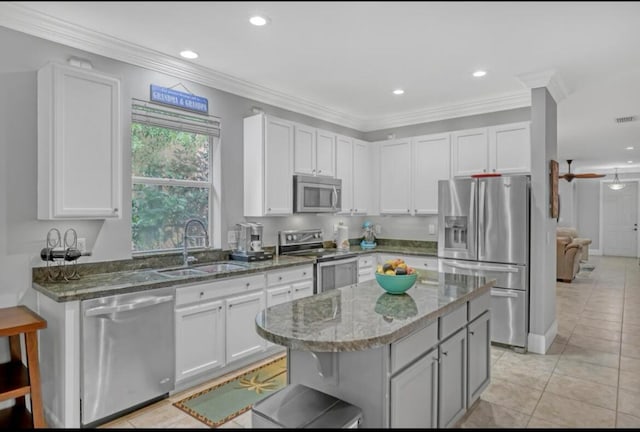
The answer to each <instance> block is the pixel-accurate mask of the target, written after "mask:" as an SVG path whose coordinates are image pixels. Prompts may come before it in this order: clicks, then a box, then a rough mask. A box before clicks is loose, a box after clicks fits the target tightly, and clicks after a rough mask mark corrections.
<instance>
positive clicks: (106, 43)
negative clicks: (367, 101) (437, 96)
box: [0, 3, 364, 129]
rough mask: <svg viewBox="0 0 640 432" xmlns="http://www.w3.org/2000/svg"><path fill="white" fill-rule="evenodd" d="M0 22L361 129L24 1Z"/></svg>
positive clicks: (1, 10)
mask: <svg viewBox="0 0 640 432" xmlns="http://www.w3.org/2000/svg"><path fill="white" fill-rule="evenodd" d="M0 25H1V26H4V27H7V28H10V29H12V30H17V31H20V32H23V33H27V34H30V35H32V36H37V37H40V38H42V39H46V40H49V41H53V42H57V43H60V44H63V45H67V46H70V47H73V48H77V49H81V50H84V51H87V52H91V53H93V54H98V55H102V56H105V57H109V58H112V59H115V60H120V61H123V62H126V63H129V64H132V65H135V66H140V67H144V68H148V69H151V70H154V71H157V72H161V73H165V74H167V75H171V76H174V77H176V78H183V79H188V80H190V81H193V82H196V83H199V84H202V85H206V86H209V87H213V88H215V89H218V90H223V91H226V92H229V93H233V94H235V95H238V96H243V97H246V98H248V99H252V100H256V101H258V102H262V103H266V104H269V105H274V106H277V107H279V108H284V109H288V110H291V111H295V112H297V113H300V114H306V115H308V116H311V117H315V118H318V119H322V120H325V121H328V122H332V123H336V124H340V125H342V126H346V127H349V128H354V129H359V128H360V127H361V126H362V123H363V120H364V119H362V118H359V117H357V116H354V115H351V114H348V113H345V112H341V111H337V110H334V109H330V108H327V107H325V106H323V105H320V104H317V103H315V102H312V101H309V100H305V99H303V98H300V97H293V96H291V95H288V94H286V93H283V92H279V91H277V90H273V89H270V88H267V87H263V86H260V85H257V84H254V83H251V82H248V81H244V80H242V79H239V78H235V77H233V76H230V75H227V74H224V73H221V72H217V71H214V70H212V69H208V68H204V67H201V66H198V65H196V64H193V63H189V62H185V61H182V60H179V59H178V58H175V57H172V56H169V55H166V54H163V53H160V52H157V51H154V50H150V49H148V48H144V47H142V46H139V45H136V44H133V43H130V42H127V41H123V40H121V39H117V38H113V37H111V36H107V35H104V34H102V33H98V32H95V31H93V30H90V29H87V28H83V27H80V26H77V25H73V24H69V23H68V22H65V21H62V20H59V19H57V18H54V17H51V16H50V15H46V14H43V13H41V12H38V11H34V10H32V9H29V8H27V7H25V6H22V5H17V4H14V3H0Z"/></svg>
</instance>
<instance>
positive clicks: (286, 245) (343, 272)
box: [278, 229, 358, 294]
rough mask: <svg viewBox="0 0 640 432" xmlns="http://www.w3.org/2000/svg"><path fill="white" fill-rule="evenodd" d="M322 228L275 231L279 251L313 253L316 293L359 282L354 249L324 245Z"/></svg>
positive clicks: (307, 254)
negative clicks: (342, 249)
mask: <svg viewBox="0 0 640 432" xmlns="http://www.w3.org/2000/svg"><path fill="white" fill-rule="evenodd" d="M324 241H325V240H324V235H323V232H322V230H321V229H305V230H286V231H280V232H278V253H279V254H280V255H295V256H308V257H315V259H316V264H315V274H316V278H315V287H314V293H315V294H318V293H321V292H324V291H328V290H331V289H335V288H341V287H343V286H349V285H353V284H356V283H357V282H358V258H357V256H356V254H355V253H354V252H350V251H338V250H337V249H334V248H325V247H324Z"/></svg>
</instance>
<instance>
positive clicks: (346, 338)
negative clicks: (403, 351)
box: [256, 270, 495, 352]
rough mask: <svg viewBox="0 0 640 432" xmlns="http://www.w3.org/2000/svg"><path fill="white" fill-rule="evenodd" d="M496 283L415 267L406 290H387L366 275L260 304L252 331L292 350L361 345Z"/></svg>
mask: <svg viewBox="0 0 640 432" xmlns="http://www.w3.org/2000/svg"><path fill="white" fill-rule="evenodd" d="M494 284H495V280H493V279H491V280H487V279H486V278H485V277H484V276H466V275H457V274H456V275H454V274H450V273H439V272H435V271H427V270H424V271H419V277H418V281H417V282H416V284H415V285H414V286H413V287H412V288H410V289H409V290H408V291H407V292H406V293H404V294H400V295H393V294H388V293H386V292H385V291H384V290H383V289H382V288H381V287H380V286H379V285H378V283H377V281H376V280H375V279H374V280H370V281H367V282H364V283H359V284H357V285H354V286H350V287H344V288H339V289H336V290H331V291H327V292H325V293H320V294H317V295H315V296H312V297H306V298H303V299H299V300H295V301H293V302H289V303H284V304H280V305H277V306H273V307H270V308H268V309H266V310H263V311H262V312H260V313H259V314H258V315H257V316H256V331H257V332H258V334H260V336H262V337H263V338H264V339H266V340H268V341H270V342H273V343H276V344H279V345H283V346H286V347H289V348H291V349H294V350H301V351H316V352H338V351H360V350H365V349H369V348H375V347H378V346H382V345H386V344H390V343H393V342H395V341H398V340H400V339H402V338H403V337H405V336H407V335H409V334H411V333H413V332H414V331H416V330H419V329H421V328H423V327H425V326H426V325H427V324H428V323H430V322H432V321H434V320H436V319H437V318H438V317H439V316H441V315H444V314H446V313H447V312H449V311H451V310H453V309H455V308H456V307H457V306H459V305H460V304H462V303H464V302H466V301H468V300H471V299H473V298H475V297H477V296H479V295H481V294H484V293H485V292H487V291H489V289H490V288H491V287H492V286H493V285H494Z"/></svg>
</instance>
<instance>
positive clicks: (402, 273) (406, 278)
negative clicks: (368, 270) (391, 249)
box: [376, 258, 418, 294]
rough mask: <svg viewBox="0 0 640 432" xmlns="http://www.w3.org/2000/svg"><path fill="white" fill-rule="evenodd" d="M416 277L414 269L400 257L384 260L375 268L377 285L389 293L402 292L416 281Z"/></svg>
mask: <svg viewBox="0 0 640 432" xmlns="http://www.w3.org/2000/svg"><path fill="white" fill-rule="evenodd" d="M417 278H418V273H417V272H416V270H415V269H414V268H413V267H409V266H408V265H407V263H405V262H404V260H402V259H400V258H397V259H393V260H388V261H385V263H384V264H379V265H378V267H377V269H376V281H378V285H380V286H381V287H382V288H383V289H384V290H385V291H386V292H388V293H389V294H402V293H404V292H405V291H407V290H408V289H409V288H411V287H412V286H413V285H414V284H415V283H416V279H417Z"/></svg>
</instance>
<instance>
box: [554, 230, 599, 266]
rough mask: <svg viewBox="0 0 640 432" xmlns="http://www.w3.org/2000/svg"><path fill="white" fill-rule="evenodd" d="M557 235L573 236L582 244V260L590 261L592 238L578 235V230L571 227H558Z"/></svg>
mask: <svg viewBox="0 0 640 432" xmlns="http://www.w3.org/2000/svg"><path fill="white" fill-rule="evenodd" d="M556 235H557V236H561V237H571V239H573V240H575V241H577V242H578V243H580V244H581V245H582V258H581V259H580V261H589V245H590V244H591V239H590V238H586V237H578V230H576V229H575V228H571V227H557V228H556Z"/></svg>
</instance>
